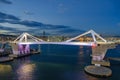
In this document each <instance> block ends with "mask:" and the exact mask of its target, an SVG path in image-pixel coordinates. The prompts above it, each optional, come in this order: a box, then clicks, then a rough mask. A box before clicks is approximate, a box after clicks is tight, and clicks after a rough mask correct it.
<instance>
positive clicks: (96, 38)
mask: <svg viewBox="0 0 120 80" xmlns="http://www.w3.org/2000/svg"><path fill="white" fill-rule="evenodd" d="M86 35H88V36H87V37H84V36H86ZM91 36H92V38H89V37H91ZM85 38H87V39H86V40H85ZM10 44H11V46H12V49H13V54H21V53H30V45H31V44H58V45H79V46H91V47H92V60H94V61H102V60H103V59H104V56H105V54H106V51H107V49H110V48H114V47H115V46H116V45H115V43H114V42H109V41H107V40H105V39H104V38H102V37H101V36H100V35H99V34H97V33H96V32H94V31H93V30H90V31H88V32H85V33H83V34H81V35H78V36H76V37H74V38H71V39H69V40H66V41H64V42H46V41H43V40H42V39H39V38H36V37H34V36H32V35H30V34H28V33H23V34H21V35H20V36H18V37H17V38H16V39H15V40H14V41H13V42H10Z"/></svg>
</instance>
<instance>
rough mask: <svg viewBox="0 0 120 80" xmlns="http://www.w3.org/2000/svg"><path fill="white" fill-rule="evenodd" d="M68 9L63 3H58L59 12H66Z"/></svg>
mask: <svg viewBox="0 0 120 80" xmlns="http://www.w3.org/2000/svg"><path fill="white" fill-rule="evenodd" d="M67 10H68V8H67V7H65V5H64V4H63V3H60V4H58V12H59V13H65V12H66V11H67Z"/></svg>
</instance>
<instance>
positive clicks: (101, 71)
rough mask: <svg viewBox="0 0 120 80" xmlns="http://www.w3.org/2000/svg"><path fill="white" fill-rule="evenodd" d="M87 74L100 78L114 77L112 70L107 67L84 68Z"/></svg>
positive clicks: (91, 66)
mask: <svg viewBox="0 0 120 80" xmlns="http://www.w3.org/2000/svg"><path fill="white" fill-rule="evenodd" d="M84 70H85V72H86V73H88V74H91V75H93V76H98V77H109V76H111V75H112V70H111V69H109V68H107V67H102V66H94V65H90V66H86V67H85V68H84Z"/></svg>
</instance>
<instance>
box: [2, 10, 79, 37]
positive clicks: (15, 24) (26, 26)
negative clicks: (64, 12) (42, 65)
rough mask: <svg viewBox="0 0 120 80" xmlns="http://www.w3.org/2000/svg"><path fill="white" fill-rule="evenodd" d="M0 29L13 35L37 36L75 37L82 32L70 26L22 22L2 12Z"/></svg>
mask: <svg viewBox="0 0 120 80" xmlns="http://www.w3.org/2000/svg"><path fill="white" fill-rule="evenodd" d="M0 29H1V30H6V31H8V32H13V33H22V32H29V33H32V34H36V35H41V34H42V32H43V31H46V34H49V35H75V34H77V33H79V32H81V31H80V30H76V29H73V28H71V27H70V26H64V25H52V24H44V23H41V22H37V21H30V20H22V19H20V18H18V17H16V16H14V15H10V14H6V13H2V12H0ZM71 32H72V34H71Z"/></svg>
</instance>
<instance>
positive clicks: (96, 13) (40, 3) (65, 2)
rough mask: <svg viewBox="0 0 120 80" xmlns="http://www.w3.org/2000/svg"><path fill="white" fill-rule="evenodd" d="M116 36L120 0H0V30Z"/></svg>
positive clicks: (3, 31) (5, 31) (118, 23)
mask: <svg viewBox="0 0 120 80" xmlns="http://www.w3.org/2000/svg"><path fill="white" fill-rule="evenodd" d="M90 29H93V30H94V31H96V32H97V33H99V34H103V35H118V36H120V0H0V33H7V34H9V33H16V34H17V33H22V32H29V33H32V34H41V33H42V32H43V31H46V33H47V34H49V35H54V34H57V35H59V34H63V35H66V34H71V32H72V34H75V35H77V34H80V32H82V31H88V30H90Z"/></svg>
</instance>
